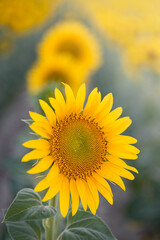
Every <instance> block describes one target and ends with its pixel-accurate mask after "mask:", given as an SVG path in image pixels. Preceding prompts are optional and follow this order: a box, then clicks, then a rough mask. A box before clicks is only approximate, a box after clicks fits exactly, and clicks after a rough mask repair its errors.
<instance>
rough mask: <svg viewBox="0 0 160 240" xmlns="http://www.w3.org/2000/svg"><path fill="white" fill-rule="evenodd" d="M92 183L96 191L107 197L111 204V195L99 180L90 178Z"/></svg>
mask: <svg viewBox="0 0 160 240" xmlns="http://www.w3.org/2000/svg"><path fill="white" fill-rule="evenodd" d="M92 180H93V181H94V183H95V184H96V186H97V189H98V191H99V192H100V193H101V194H102V195H103V196H104V197H105V198H106V199H107V201H108V202H109V203H110V204H111V205H112V204H113V197H112V196H111V194H110V192H109V191H108V190H107V189H106V188H105V187H104V186H103V185H102V184H100V183H99V182H97V181H96V179H95V178H92Z"/></svg>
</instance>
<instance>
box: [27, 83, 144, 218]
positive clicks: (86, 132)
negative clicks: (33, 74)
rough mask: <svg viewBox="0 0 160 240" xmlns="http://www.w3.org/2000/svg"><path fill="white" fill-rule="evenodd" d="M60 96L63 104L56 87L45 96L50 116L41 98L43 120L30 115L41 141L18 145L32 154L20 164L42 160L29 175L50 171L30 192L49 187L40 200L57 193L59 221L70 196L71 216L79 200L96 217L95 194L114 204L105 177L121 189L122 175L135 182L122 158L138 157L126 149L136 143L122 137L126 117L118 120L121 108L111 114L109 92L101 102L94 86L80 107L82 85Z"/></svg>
mask: <svg viewBox="0 0 160 240" xmlns="http://www.w3.org/2000/svg"><path fill="white" fill-rule="evenodd" d="M65 93H66V102H65V100H64V98H63V95H62V94H61V92H60V91H59V90H58V89H55V98H49V101H50V104H51V106H52V107H53V109H54V110H55V112H54V111H53V109H52V108H51V107H50V106H49V105H48V104H47V103H46V102H45V101H43V100H40V105H41V107H42V109H43V111H44V113H45V115H46V118H45V117H44V116H42V115H40V114H38V113H34V112H30V116H31V118H32V119H33V120H34V122H33V123H32V124H31V125H30V128H31V129H32V131H34V132H35V133H37V134H38V135H40V136H41V137H42V138H39V139H37V140H30V141H28V142H25V143H24V144H23V145H24V146H25V147H27V148H33V149H34V150H33V151H31V152H29V153H27V154H26V155H25V156H24V157H23V159H22V162H27V161H30V160H33V159H41V160H40V161H39V162H38V163H37V164H36V165H35V166H34V167H33V168H31V169H30V170H29V171H28V173H30V174H36V173H40V172H43V171H45V170H47V169H50V170H49V172H48V173H47V176H46V177H45V178H44V179H43V180H41V181H40V182H39V183H38V185H37V186H36V188H35V191H37V192H38V191H42V190H44V189H47V188H49V189H48V191H47V193H46V195H45V197H44V199H43V201H47V200H49V199H51V198H53V197H54V196H55V195H56V194H57V193H58V192H59V198H60V210H61V213H62V215H63V216H64V217H65V216H66V214H67V212H68V209H69V200H70V193H71V198H72V214H73V215H74V214H75V213H76V212H77V210H78V206H79V196H80V199H81V202H82V205H83V208H84V210H87V205H88V206H89V208H90V210H91V212H92V213H93V214H95V213H96V210H97V208H98V205H99V194H98V192H100V193H101V194H102V195H103V196H104V197H105V198H106V199H107V201H108V202H109V203H110V204H112V203H113V194H112V190H111V188H110V185H109V184H108V182H107V181H106V180H105V179H107V180H108V181H111V182H113V183H116V184H118V185H119V186H120V187H121V188H122V189H123V190H125V186H124V183H123V181H122V179H121V177H124V178H127V179H130V180H133V179H134V176H133V175H132V174H131V173H130V171H128V170H131V171H134V172H137V170H136V169H135V168H134V167H131V166H129V165H127V164H126V163H125V162H124V161H123V160H121V158H124V159H136V158H137V154H138V153H139V150H138V149H137V148H136V147H134V146H132V145H131V144H134V143H136V142H137V141H136V139H135V138H132V137H130V136H124V135H121V133H122V132H123V131H125V130H126V129H127V128H128V126H129V125H130V124H131V120H130V118H129V117H123V118H120V119H118V118H119V117H120V115H121V113H122V108H121V107H119V108H116V109H115V110H113V111H112V112H110V110H111V108H112V104H113V97H112V94H108V95H106V96H105V97H104V98H103V100H102V101H101V94H100V93H99V92H98V91H97V88H95V89H94V90H93V91H92V92H91V93H90V95H89V97H88V101H87V103H86V106H85V108H84V109H83V106H84V101H85V94H86V90H85V84H82V85H81V87H80V88H79V90H78V93H77V96H76V98H75V97H74V94H73V92H72V90H71V88H70V87H69V85H67V84H65ZM117 119H118V120H117ZM126 169H128V170H126Z"/></svg>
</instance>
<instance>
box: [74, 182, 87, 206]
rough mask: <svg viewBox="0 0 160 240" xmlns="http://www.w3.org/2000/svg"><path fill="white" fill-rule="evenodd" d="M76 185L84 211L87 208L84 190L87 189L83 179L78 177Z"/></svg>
mask: <svg viewBox="0 0 160 240" xmlns="http://www.w3.org/2000/svg"><path fill="white" fill-rule="evenodd" d="M76 186H77V189H78V193H79V196H80V199H81V202H82V205H83V208H84V210H85V211H86V210H87V198H86V191H87V190H86V185H85V183H84V180H82V179H80V178H79V179H77V180H76Z"/></svg>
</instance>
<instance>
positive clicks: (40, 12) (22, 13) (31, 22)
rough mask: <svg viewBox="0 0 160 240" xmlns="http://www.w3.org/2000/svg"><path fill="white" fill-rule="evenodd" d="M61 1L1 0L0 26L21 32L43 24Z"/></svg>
mask: <svg viewBox="0 0 160 240" xmlns="http://www.w3.org/2000/svg"><path fill="white" fill-rule="evenodd" d="M59 1H60V0H54V1H52V0H32V1H26V0H1V1H0V12H1V15H0V24H3V25H9V26H10V27H11V28H12V29H13V30H14V31H16V32H21V31H24V30H28V29H29V28H31V27H33V26H35V25H37V24H38V23H40V22H42V21H43V20H44V19H45V18H47V15H48V14H50V13H51V12H52V10H53V9H55V7H56V5H57V4H58V2H59Z"/></svg>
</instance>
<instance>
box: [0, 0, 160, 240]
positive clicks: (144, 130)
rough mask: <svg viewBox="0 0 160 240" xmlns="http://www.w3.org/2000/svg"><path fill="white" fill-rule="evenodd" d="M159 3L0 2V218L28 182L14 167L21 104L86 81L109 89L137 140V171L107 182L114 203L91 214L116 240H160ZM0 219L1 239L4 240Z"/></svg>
mask: <svg viewBox="0 0 160 240" xmlns="http://www.w3.org/2000/svg"><path fill="white" fill-rule="evenodd" d="M159 12H160V1H159V0H152V1H150V0H141V1H138V0H130V1H128V0H98V1H97V0H87V1H85V0H76V1H74V0H66V1H63V0H28V1H26V0H0V209H2V211H1V212H0V219H1V220H2V218H3V210H4V209H7V208H8V206H9V204H10V203H11V202H12V200H13V198H14V197H15V195H16V193H17V191H19V190H20V189H22V188H24V187H32V188H34V186H35V183H34V178H35V176H30V175H29V174H27V173H26V170H28V169H29V168H30V167H31V164H33V163H27V164H26V163H21V158H22V156H23V155H24V154H25V153H26V150H25V149H24V148H23V147H22V143H23V142H25V141H26V140H29V139H31V138H30V136H29V131H28V127H27V125H26V124H25V123H24V122H23V121H21V120H22V119H29V114H28V111H29V110H33V111H37V112H39V111H40V110H39V106H38V99H39V98H42V99H45V100H46V98H47V97H48V96H50V95H52V94H54V88H55V87H59V88H60V89H61V90H62V91H63V87H62V84H61V83H60V82H66V83H68V84H70V85H71V87H72V88H73V90H74V93H76V91H77V89H78V87H79V86H80V84H81V83H82V82H86V84H87V89H88V93H89V91H90V90H91V89H93V88H94V87H98V89H99V90H100V91H101V93H102V96H104V95H106V94H107V93H109V92H112V93H113V97H114V108H115V107H118V106H122V107H123V115H124V116H127V115H129V116H130V117H131V119H132V120H133V123H132V125H131V127H130V128H129V130H128V131H127V132H126V133H125V134H130V135H132V136H133V137H135V138H137V139H138V144H137V147H138V148H139V149H140V150H141V153H140V156H139V159H138V160H136V161H134V162H131V163H132V164H133V166H135V167H136V168H137V169H138V171H139V175H136V176H135V180H134V181H133V182H129V181H128V180H127V181H125V183H126V185H127V187H126V191H125V192H123V191H122V190H121V189H119V188H118V187H115V186H114V185H113V186H112V189H113V192H114V204H113V206H110V205H109V204H108V202H107V201H106V200H105V199H104V198H103V197H101V203H100V205H99V209H98V212H97V214H98V215H99V216H100V217H101V218H102V219H103V220H104V221H105V222H106V223H107V224H108V225H109V227H110V228H111V230H112V232H113V234H114V235H115V237H116V238H117V239H118V240H128V239H130V240H158V239H160V14H159ZM9 239H10V238H9V236H8V234H7V231H6V228H5V226H4V224H1V226H0V240H9Z"/></svg>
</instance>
